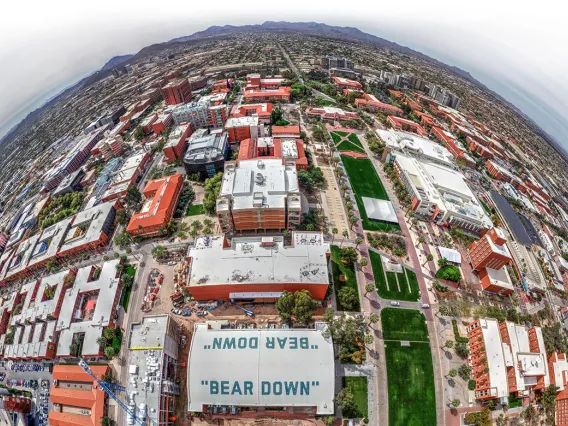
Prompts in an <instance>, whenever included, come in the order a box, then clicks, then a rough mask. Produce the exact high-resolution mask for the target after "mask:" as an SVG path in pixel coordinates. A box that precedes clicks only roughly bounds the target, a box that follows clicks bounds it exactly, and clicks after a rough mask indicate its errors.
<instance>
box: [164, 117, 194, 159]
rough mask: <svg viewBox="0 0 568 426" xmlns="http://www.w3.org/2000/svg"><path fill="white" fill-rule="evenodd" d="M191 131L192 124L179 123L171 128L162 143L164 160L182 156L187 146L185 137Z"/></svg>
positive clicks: (189, 134)
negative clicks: (166, 139) (166, 138)
mask: <svg viewBox="0 0 568 426" xmlns="http://www.w3.org/2000/svg"><path fill="white" fill-rule="evenodd" d="M192 133H193V124H191V123H181V124H180V125H178V126H177V127H176V128H175V129H173V130H172V131H171V132H170V134H169V137H168V141H167V142H166V144H165V145H164V157H165V159H166V161H168V162H173V161H176V160H178V159H181V158H183V154H185V150H186V148H187V138H188V137H190V136H191V134H192Z"/></svg>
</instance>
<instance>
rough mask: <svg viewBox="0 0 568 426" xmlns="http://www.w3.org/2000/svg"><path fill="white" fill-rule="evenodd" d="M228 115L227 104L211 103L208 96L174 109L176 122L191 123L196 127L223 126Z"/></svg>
mask: <svg viewBox="0 0 568 426" xmlns="http://www.w3.org/2000/svg"><path fill="white" fill-rule="evenodd" d="M227 117H228V111H227V106H226V105H223V104H221V105H211V102H210V100H209V99H208V98H205V99H200V100H199V101H198V102H190V103H188V104H185V105H179V106H177V107H176V108H175V109H174V110H173V111H172V118H173V120H174V123H176V124H180V123H183V122H187V123H191V124H193V127H194V128H195V129H216V128H220V127H223V125H224V124H225V121H227Z"/></svg>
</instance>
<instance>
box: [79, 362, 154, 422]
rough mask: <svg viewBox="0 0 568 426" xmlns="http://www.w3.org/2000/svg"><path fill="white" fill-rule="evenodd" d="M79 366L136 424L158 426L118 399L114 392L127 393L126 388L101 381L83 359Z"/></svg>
mask: <svg viewBox="0 0 568 426" xmlns="http://www.w3.org/2000/svg"><path fill="white" fill-rule="evenodd" d="M79 366H80V367H81V368H82V369H83V371H84V372H85V373H87V374H88V375H89V376H91V377H92V378H93V380H94V381H95V382H97V384H98V385H99V387H100V388H101V389H102V390H104V391H105V392H106V393H107V394H108V396H110V397H111V398H112V399H113V400H115V401H116V403H117V404H118V405H119V406H120V408H122V409H123V410H124V411H125V412H126V414H128V415H129V416H130V417H131V419H132V420H134V422H135V423H137V424H139V425H140V426H148V424H150V425H156V422H154V421H153V420H152V419H150V418H147V420H148V422H149V423H147V422H146V419H142V418H140V417H138V416H136V412H135V410H132V409H130V408H129V407H128V406H127V405H126V404H125V403H124V402H122V401H121V400H120V399H118V397H117V396H116V395H115V394H114V392H113V390H115V391H119V392H120V391H122V392H124V391H126V389H125V388H124V386H121V385H118V384H115V383H108V382H104V381H102V380H101V379H99V378H98V377H97V376H96V374H95V373H93V371H92V370H91V368H90V367H89V366H88V365H87V363H86V362H85V361H84V360H83V359H81V360H80V361H79Z"/></svg>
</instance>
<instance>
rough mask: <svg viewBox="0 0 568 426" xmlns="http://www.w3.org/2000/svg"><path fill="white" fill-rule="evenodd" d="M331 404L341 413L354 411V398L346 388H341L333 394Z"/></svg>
mask: <svg viewBox="0 0 568 426" xmlns="http://www.w3.org/2000/svg"><path fill="white" fill-rule="evenodd" d="M333 402H334V403H335V405H337V407H338V408H340V409H341V410H343V411H353V410H354V409H355V398H354V397H353V394H352V393H351V391H350V390H349V389H348V388H343V389H341V391H339V392H338V393H337V394H335V398H333Z"/></svg>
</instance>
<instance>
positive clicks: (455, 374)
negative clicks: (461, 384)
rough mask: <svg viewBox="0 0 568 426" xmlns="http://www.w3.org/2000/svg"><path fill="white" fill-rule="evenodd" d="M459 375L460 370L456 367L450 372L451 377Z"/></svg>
mask: <svg viewBox="0 0 568 426" xmlns="http://www.w3.org/2000/svg"><path fill="white" fill-rule="evenodd" d="M457 375H458V370H456V369H455V368H452V369H451V370H450V371H449V372H448V376H450V377H456V376H457Z"/></svg>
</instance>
